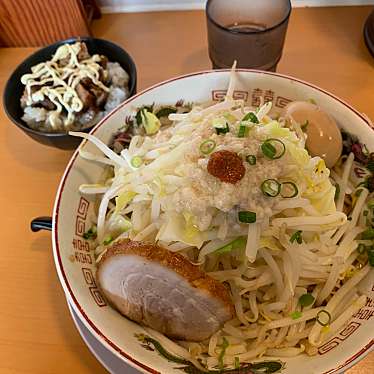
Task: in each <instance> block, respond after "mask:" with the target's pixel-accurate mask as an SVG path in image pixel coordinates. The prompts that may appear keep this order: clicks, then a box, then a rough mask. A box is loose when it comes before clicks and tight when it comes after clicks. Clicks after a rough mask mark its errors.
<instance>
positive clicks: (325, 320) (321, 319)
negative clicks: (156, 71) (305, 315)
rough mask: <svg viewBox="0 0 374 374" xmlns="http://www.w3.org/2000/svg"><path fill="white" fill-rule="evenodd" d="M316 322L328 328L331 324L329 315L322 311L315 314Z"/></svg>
mask: <svg viewBox="0 0 374 374" xmlns="http://www.w3.org/2000/svg"><path fill="white" fill-rule="evenodd" d="M316 320H317V322H318V323H319V324H320V325H321V326H328V325H329V324H330V322H331V314H330V313H329V312H328V311H327V310H325V309H322V310H320V311H319V312H318V313H317V317H316Z"/></svg>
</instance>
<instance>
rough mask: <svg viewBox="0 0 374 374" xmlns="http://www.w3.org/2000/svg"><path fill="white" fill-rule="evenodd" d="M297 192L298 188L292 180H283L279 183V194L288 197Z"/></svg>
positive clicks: (293, 195) (295, 194) (294, 195)
mask: <svg viewBox="0 0 374 374" xmlns="http://www.w3.org/2000/svg"><path fill="white" fill-rule="evenodd" d="M298 193H299V189H298V188H297V186H296V184H295V183H293V182H283V183H282V185H281V196H282V197H284V198H286V199H290V198H292V197H296V196H297V195H298Z"/></svg>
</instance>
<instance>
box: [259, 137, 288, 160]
mask: <svg viewBox="0 0 374 374" xmlns="http://www.w3.org/2000/svg"><path fill="white" fill-rule="evenodd" d="M277 148H278V149H277ZM279 148H280V149H279ZM261 151H262V153H263V154H264V156H266V157H267V158H269V159H271V160H276V159H278V158H281V157H282V156H283V155H284V154H285V152H286V146H285V145H284V143H283V142H282V141H281V140H279V139H276V138H270V139H267V140H265V141H264V142H263V143H262V144H261Z"/></svg>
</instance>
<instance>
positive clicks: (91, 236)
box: [83, 225, 97, 240]
mask: <svg viewBox="0 0 374 374" xmlns="http://www.w3.org/2000/svg"><path fill="white" fill-rule="evenodd" d="M96 237H97V230H96V226H95V225H94V226H92V227H91V228H90V229H89V230H88V231H86V232H85V233H84V234H83V239H86V240H95V239H96Z"/></svg>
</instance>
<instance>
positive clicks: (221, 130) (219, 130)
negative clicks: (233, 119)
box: [215, 122, 230, 135]
mask: <svg viewBox="0 0 374 374" xmlns="http://www.w3.org/2000/svg"><path fill="white" fill-rule="evenodd" d="M215 129H216V133H217V135H221V134H223V135H224V134H227V133H228V132H229V131H230V128H229V124H228V123H227V122H226V126H225V127H224V128H222V127H215Z"/></svg>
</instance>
